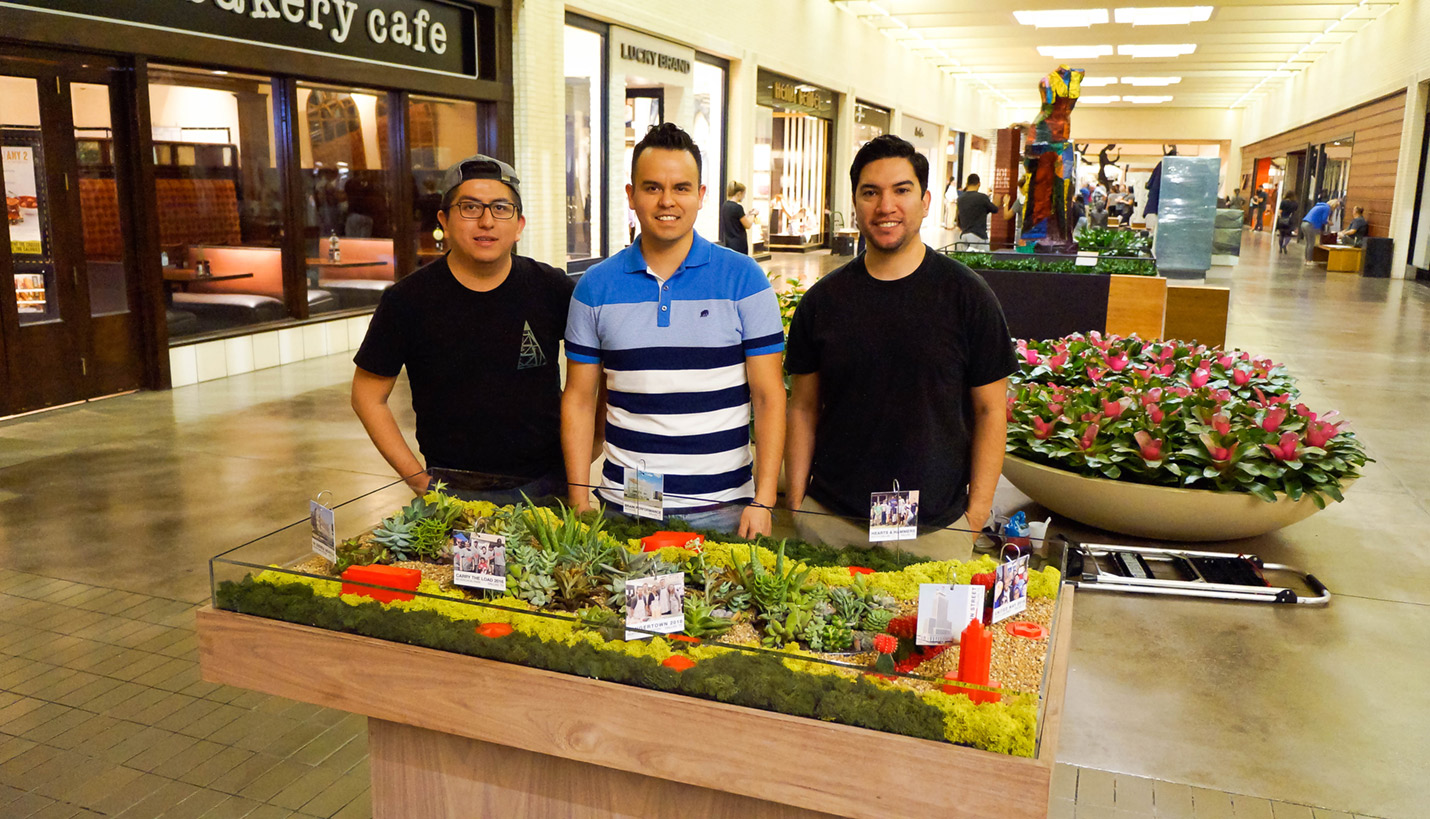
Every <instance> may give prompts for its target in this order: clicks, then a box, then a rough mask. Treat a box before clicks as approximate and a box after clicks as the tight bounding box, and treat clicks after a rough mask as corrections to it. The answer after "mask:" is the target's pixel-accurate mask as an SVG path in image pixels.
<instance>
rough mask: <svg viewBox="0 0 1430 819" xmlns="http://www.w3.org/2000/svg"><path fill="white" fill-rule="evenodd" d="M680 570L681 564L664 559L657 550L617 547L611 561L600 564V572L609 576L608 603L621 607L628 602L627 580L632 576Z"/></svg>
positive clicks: (607, 583)
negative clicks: (629, 549)
mask: <svg viewBox="0 0 1430 819" xmlns="http://www.w3.org/2000/svg"><path fill="white" fill-rule="evenodd" d="M679 571H681V568H680V565H679V564H676V563H671V562H669V561H666V560H662V559H660V557H659V556H658V555H657V554H656V553H655V552H631V551H628V550H626V549H624V548H620V547H617V548H616V550H615V552H614V553H613V554H612V555H611V560H610V562H609V563H602V564H601V566H600V572H601V573H602V574H603V575H604V577H605V578H607V580H606V583H605V588H606V605H608V606H610V607H611V608H620V607H621V606H624V605H625V604H626V581H627V580H630V579H631V578H636V577H654V576H656V575H660V574H674V573H676V572H679Z"/></svg>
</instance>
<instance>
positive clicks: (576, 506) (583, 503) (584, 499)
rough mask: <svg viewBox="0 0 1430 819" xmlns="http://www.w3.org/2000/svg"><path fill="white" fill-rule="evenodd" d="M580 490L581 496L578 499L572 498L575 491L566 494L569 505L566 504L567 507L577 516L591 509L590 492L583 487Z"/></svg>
mask: <svg viewBox="0 0 1430 819" xmlns="http://www.w3.org/2000/svg"><path fill="white" fill-rule="evenodd" d="M580 489H581V493H582V494H581V495H580V496H579V497H574V495H575V493H576V490H575V489H573V490H571V491H570V492H568V493H567V497H568V498H570V503H568V504H567V506H569V507H570V508H571V511H572V512H575V513H576V514H578V515H581V514H585V513H586V512H589V511H591V508H592V506H591V490H589V489H586V488H585V487H581V488H580Z"/></svg>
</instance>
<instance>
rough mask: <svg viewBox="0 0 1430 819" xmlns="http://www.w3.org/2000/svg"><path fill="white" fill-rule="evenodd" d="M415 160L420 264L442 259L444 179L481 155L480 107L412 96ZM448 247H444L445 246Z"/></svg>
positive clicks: (410, 138) (411, 145)
mask: <svg viewBox="0 0 1430 819" xmlns="http://www.w3.org/2000/svg"><path fill="white" fill-rule="evenodd" d="M407 133H408V145H409V150H410V152H411V157H412V190H413V193H412V207H413V210H414V211H415V212H416V219H417V263H418V264H419V265H423V264H427V263H428V262H430V261H432V260H434V259H436V258H438V257H440V256H441V255H442V254H443V252H444V250H443V249H441V248H439V247H438V245H437V235H436V234H435V233H434V231H435V230H436V229H437V228H438V227H439V225H438V223H437V212H438V211H439V210H440V209H441V207H442V194H443V193H445V191H443V190H441V187H442V175H443V174H444V173H446V172H447V168H448V167H450V166H451V165H453V164H454V163H456V162H458V161H460V160H462V159H465V158H467V157H469V156H471V155H473V154H476V153H480V152H481V148H480V146H479V144H478V141H477V104H476V103H474V102H465V101H462V100H447V99H437V98H435V97H419V96H416V95H413V96H412V97H410V98H409V102H408V104H407ZM444 247H445V245H444Z"/></svg>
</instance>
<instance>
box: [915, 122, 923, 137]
mask: <svg viewBox="0 0 1430 819" xmlns="http://www.w3.org/2000/svg"><path fill="white" fill-rule="evenodd" d="M914 137H915V138H916V139H923V138H924V127H923V126H922V125H915V126H914Z"/></svg>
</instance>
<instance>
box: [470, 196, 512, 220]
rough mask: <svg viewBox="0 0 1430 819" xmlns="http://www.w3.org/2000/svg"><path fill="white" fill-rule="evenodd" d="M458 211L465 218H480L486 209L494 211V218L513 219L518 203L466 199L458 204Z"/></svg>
mask: <svg viewBox="0 0 1430 819" xmlns="http://www.w3.org/2000/svg"><path fill="white" fill-rule="evenodd" d="M456 208H457V213H459V214H461V215H462V218H463V219H480V218H482V214H483V213H485V212H486V211H491V212H492V218H493V219H511V218H513V217H515V216H516V205H513V204H512V203H510V202H492V203H491V204H487V203H486V202H478V201H476V200H475V199H464V200H462V201H461V202H458V203H457V204H456Z"/></svg>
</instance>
